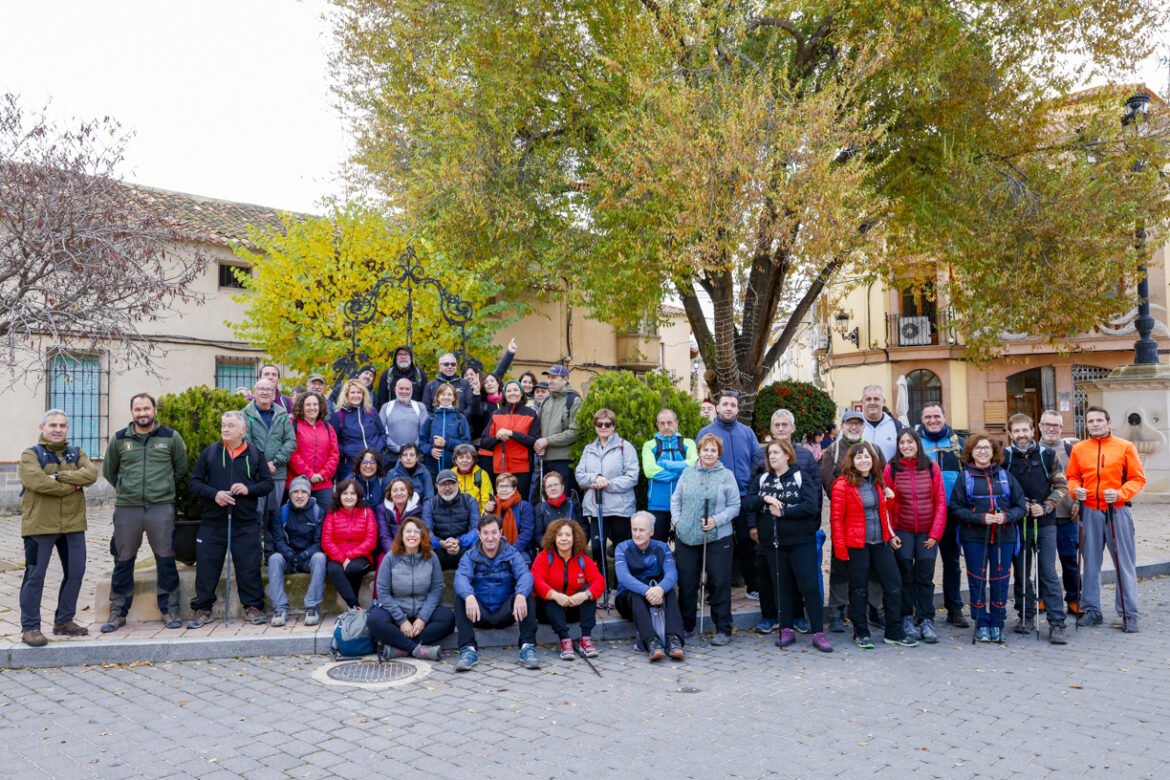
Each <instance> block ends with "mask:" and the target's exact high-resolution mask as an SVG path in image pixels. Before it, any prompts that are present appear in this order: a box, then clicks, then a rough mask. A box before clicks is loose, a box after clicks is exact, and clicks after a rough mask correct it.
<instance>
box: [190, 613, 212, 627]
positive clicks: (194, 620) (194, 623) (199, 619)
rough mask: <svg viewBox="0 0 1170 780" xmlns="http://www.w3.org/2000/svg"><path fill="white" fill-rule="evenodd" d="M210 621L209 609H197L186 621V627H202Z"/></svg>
mask: <svg viewBox="0 0 1170 780" xmlns="http://www.w3.org/2000/svg"><path fill="white" fill-rule="evenodd" d="M210 622H211V610H207V609H197V610H195V614H193V615H191V619H190V620H188V621H187V628H203V627H204V626H205V625H207V624H208V623H210Z"/></svg>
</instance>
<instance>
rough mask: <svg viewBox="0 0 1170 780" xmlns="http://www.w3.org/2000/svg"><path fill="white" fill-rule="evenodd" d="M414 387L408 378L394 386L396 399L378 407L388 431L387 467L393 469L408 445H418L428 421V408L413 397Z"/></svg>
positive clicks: (380, 416)
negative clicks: (400, 453)
mask: <svg viewBox="0 0 1170 780" xmlns="http://www.w3.org/2000/svg"><path fill="white" fill-rule="evenodd" d="M412 392H414V385H412V384H411V383H410V380H409V379H407V378H406V377H402V378H400V379H399V380H398V381H397V382H396V383H395V384H394V397H393V398H391V399H390V400H389V401H388V402H386V403H385V404H383V405H381V406H380V407H378V408H379V409H380V410H381V411H379V412H378V417H379V418H380V419H381V420H382V427H383V428H384V429H385V430H386V465H387V466H388V467H390V468H393V467H394V465H395V464H396V463H398V454H399V452H401V451H402V448H403V447H404V446H406V445H407V444H418V443H419V440H420V436H421V434H422V429H423V424H424V423H425V422H426V421H427V417H428V413H427V408H426V407H425V406H423V405H422V402H421V401H417V400H415V399H414V398H412V397H411V393H412Z"/></svg>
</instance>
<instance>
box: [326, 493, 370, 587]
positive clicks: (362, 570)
mask: <svg viewBox="0 0 1170 780" xmlns="http://www.w3.org/2000/svg"><path fill="white" fill-rule="evenodd" d="M377 546H378V522H377V521H376V520H375V519H374V512H373V510H372V509H370V508H369V507H368V506H366V505H365V504H364V503H363V502H362V489H361V488H360V487H358V484H357V482H355V481H354V480H353V479H344V480H342V481H341V484H339V485H338V486H337V490H336V491H334V493H333V504H332V505H331V506H330V507H329V514H327V515H325V524H324V526H323V527H322V529H321V549H323V550H324V551H325V554H326V555H327V556H328V557H329V562H328V564H326V571H328V572H329V579H330V581H331V582H332V583H333V587H334V588H335V589H336V590H337V595H339V596H341V598H342V599H343V600H344V601H345V604H346V606H348V607H349V608H350V609H354V608H355V607H360V606H361V604H360V603H359V601H358V593H359V592H360V591H361V587H362V578H363V577H365V576H366V574H368V573H369V572H370V571H372V570H373V568H374V557H373V556H374V549H375V548H376V547H377Z"/></svg>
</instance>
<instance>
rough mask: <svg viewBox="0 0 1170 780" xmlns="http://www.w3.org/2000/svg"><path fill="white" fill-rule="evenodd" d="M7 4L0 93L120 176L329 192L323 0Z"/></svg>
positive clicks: (289, 194)
mask: <svg viewBox="0 0 1170 780" xmlns="http://www.w3.org/2000/svg"><path fill="white" fill-rule="evenodd" d="M5 5H6V7H5V9H4V11H3V15H2V17H0V19H2V25H3V31H4V35H3V44H2V45H0V74H2V75H0V92H14V93H16V94H18V95H20V96H21V98H22V103H23V105H24V106H25V107H26V108H39V107H42V106H43V105H44V104H45V103H46V102H47V101H49V100H51V101H52V104H51V106H50V109H49V114H50V116H52V117H53V118H55V119H59V120H65V119H68V118H69V117H73V116H79V117H95V116H104V115H106V114H109V115H111V116H113V117H114V118H116V119H117V120H118V121H120V122H121V123H122V126H123V128H124V129H125V130H129V131H132V132H134V134H135V135H134V138H133V139H132V140H131V141H130V144H129V148H128V152H127V160H126V166H125V168H124V173H125V175H126V178H127V179H129V180H130V181H135V182H139V183H142V184H148V185H151V186H154V187H161V188H163V189H169V190H178V191H181V192H190V193H195V194H199V195H206V196H209V197H214V198H223V199H226V200H235V201H244V202H249V203H257V204H261V205H265V206H271V207H276V208H283V209H291V210H296V211H319V205H318V204H319V201H320V199H321V198H322V197H324V196H328V195H337V194H340V193H341V191H342V186H341V183H340V179H339V176H338V172H339V170H340V168H341V164H342V162H343V161H344V159H345V157H346V155H347V152H348V135H347V132H346V129H345V125H344V123H343V121H342V119H341V115H340V113H339V111H338V110H337V109H336V107H335V106H334V98H333V95H332V94H331V92H330V90H329V73H328V67H327V63H328V53H329V49H330V47H331V45H332V42H331V39H330V32H329V29H328V25H327V24H326V23H325V22H324V21H323V20H322V18H321V15H322V13H324V12H325V10H326V9H327V7H328V6H327V3H326V2H325V0H201V1H200V2H197V3H177V2H168V1H166V0H151V1H149V2H147V1H145V0H117V2H94V0H85V1H84V2H82V1H81V0H39V1H37V2H29V1H28V0H26V1H25V2H10V3H6V4H5ZM1166 53H1167V50H1166V49H1163V51H1162V52H1160V54H1161V56H1166ZM1167 78H1168V72H1167V67H1166V66H1165V65H1164V64H1163V65H1160V64H1159V63H1158V60H1157V57H1156V56H1155V57H1151V58H1150V60H1149V61H1147V62H1146V63H1145V64H1144V65H1143V67H1142V68H1141V69H1140V70H1139V72H1138V73H1137V74H1135V78H1132V79H1125V80H1134V81H1145V82H1146V84H1147V85H1148V86H1150V87H1151V88H1153V89H1154V91H1155V92H1157V93H1159V94H1161V95H1165V94H1166V92H1167Z"/></svg>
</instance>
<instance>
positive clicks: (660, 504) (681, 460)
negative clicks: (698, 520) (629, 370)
mask: <svg viewBox="0 0 1170 780" xmlns="http://www.w3.org/2000/svg"><path fill="white" fill-rule="evenodd" d="M655 425H656V427H657V428H658V433H656V434H654V438H652V439H647V440H646V442H645V443H644V444H643V445H642V473H643V474H645V475H646V509H648V510H649V511H650V514H652V515H654V538H655V539H657V540H658V541H660V542H665V541H667V539H668V537H669V536H670V496H671V494H672V493H674V486H675V485H677V484H678V478H679V476H680V475H681V474H682V473H683V469H685V468H686V467H687V466H693V465H695V463H696V462H697V461H698V460H699V452H698V450H696V449H695V440H694V439H684V438H683V437H682V436H681V435H680V434H679V432H678V415H677V414H676V413H675V411H674V410H673V409H661V410H660V411H659V412H658V417H657V418H656V420H655Z"/></svg>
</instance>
